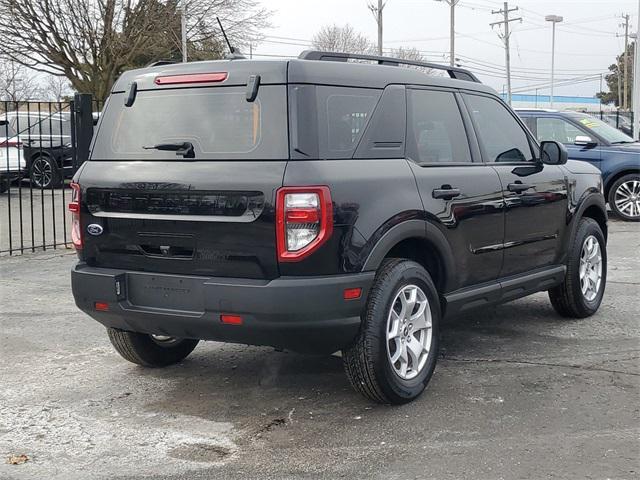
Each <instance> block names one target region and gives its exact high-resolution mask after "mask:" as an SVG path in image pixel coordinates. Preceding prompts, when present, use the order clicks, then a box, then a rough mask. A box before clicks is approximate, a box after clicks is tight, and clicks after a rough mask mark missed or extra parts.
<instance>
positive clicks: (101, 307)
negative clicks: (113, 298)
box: [93, 302, 109, 312]
mask: <svg viewBox="0 0 640 480" xmlns="http://www.w3.org/2000/svg"><path fill="white" fill-rule="evenodd" d="M93 307H94V308H95V309H96V310H97V311H99V312H108V311H109V304H108V303H107V302H96V303H94V304H93Z"/></svg>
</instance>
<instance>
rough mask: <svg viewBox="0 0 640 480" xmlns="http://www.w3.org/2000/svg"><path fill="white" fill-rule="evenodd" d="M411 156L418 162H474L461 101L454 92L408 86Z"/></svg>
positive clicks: (409, 145)
mask: <svg viewBox="0 0 640 480" xmlns="http://www.w3.org/2000/svg"><path fill="white" fill-rule="evenodd" d="M407 102H408V115H409V124H408V132H407V133H408V137H409V138H408V148H409V157H410V158H412V159H413V160H415V161H417V162H418V163H419V164H421V165H423V164H432V163H454V162H455V163H457V162H471V153H470V151H469V142H468V141H467V134H466V131H465V128H464V124H463V122H462V115H461V114H460V109H459V108H458V103H457V102H456V99H455V97H454V95H453V93H451V92H442V91H432V90H407Z"/></svg>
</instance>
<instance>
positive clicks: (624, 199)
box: [614, 180, 640, 218]
mask: <svg viewBox="0 0 640 480" xmlns="http://www.w3.org/2000/svg"><path fill="white" fill-rule="evenodd" d="M614 202H615V204H616V209H617V210H618V211H619V212H621V213H622V214H624V215H627V216H629V217H632V218H638V217H640V180H629V181H627V182H624V183H621V184H620V185H619V186H618V188H617V189H616V192H615V195H614Z"/></svg>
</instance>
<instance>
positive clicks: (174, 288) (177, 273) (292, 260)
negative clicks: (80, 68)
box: [69, 51, 607, 403]
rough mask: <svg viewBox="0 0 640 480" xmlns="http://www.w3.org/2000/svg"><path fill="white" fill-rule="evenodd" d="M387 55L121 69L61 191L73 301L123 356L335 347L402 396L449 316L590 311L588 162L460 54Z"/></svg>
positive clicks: (595, 281)
mask: <svg viewBox="0 0 640 480" xmlns="http://www.w3.org/2000/svg"><path fill="white" fill-rule="evenodd" d="M353 59H356V60H358V61H357V62H353V61H350V60H353ZM364 62H370V63H364ZM371 62H373V63H374V64H371ZM400 63H406V62H403V61H402V60H398V59H390V58H385V57H372V56H357V57H356V56H353V55H349V54H336V53H326V52H313V51H310V52H305V53H303V54H302V55H301V56H300V57H299V58H298V59H292V60H269V61H253V60H239V59H234V60H226V61H215V62H199V63H188V64H176V65H163V66H158V67H153V68H146V69H142V70H134V71H129V72H126V73H125V74H123V76H122V77H121V78H120V79H119V80H118V81H117V82H116V84H115V85H114V87H113V90H112V93H111V96H110V98H109V100H108V102H107V105H106V107H105V109H104V111H103V114H102V115H101V118H100V121H99V123H98V125H97V132H96V135H95V137H94V141H93V145H92V148H91V154H90V160H89V161H87V162H85V164H84V165H83V166H82V167H81V168H80V170H79V171H78V172H77V174H76V175H75V177H74V183H73V184H72V188H73V192H74V196H73V200H72V203H71V204H70V206H69V207H70V210H71V212H72V213H73V229H72V231H73V242H74V244H75V246H76V249H77V251H78V255H79V258H80V261H79V262H78V264H77V265H76V266H75V267H74V268H73V271H72V287H73V294H74V297H75V301H76V304H77V305H78V307H79V308H81V309H82V310H83V311H85V312H86V313H87V314H89V315H90V316H91V317H93V318H94V319H96V320H97V321H99V322H100V323H102V324H103V325H105V326H106V327H107V331H108V335H109V338H110V339H111V342H112V343H113V345H114V347H115V349H116V350H117V351H118V352H119V353H120V355H122V356H123V357H124V358H125V359H127V360H129V361H131V362H134V363H137V364H140V365H145V366H152V367H157V366H163V365H169V364H173V363H176V362H179V361H181V360H182V359H184V358H185V357H186V356H187V355H188V354H189V353H190V352H191V351H192V350H193V349H194V348H195V346H196V344H197V343H198V341H199V340H200V339H207V340H216V341H222V342H235V343H244V344H254V345H270V346H274V347H277V348H283V349H290V350H294V351H300V352H317V353H331V352H335V351H338V350H341V351H342V357H343V360H344V365H345V369H346V372H347V375H348V377H349V379H350V380H351V384H352V385H353V387H354V388H355V389H356V390H358V391H359V392H361V393H362V394H364V395H365V396H366V397H368V398H370V399H372V400H374V401H377V402H385V403H403V402H407V401H410V400H412V399H414V398H416V397H417V396H418V395H420V393H421V392H422V391H423V390H424V388H425V386H426V385H427V383H428V381H429V379H430V378H431V376H432V373H433V371H434V368H435V365H436V359H437V356H438V341H439V340H438V338H439V328H440V324H441V321H442V319H443V318H444V317H451V316H454V315H456V314H459V313H461V312H467V311H470V310H472V309H475V308H478V307H483V306H487V305H493V304H497V303H500V302H505V301H508V300H513V299H516V298H519V297H523V296H525V295H529V294H532V293H534V292H538V291H545V290H546V291H549V296H550V299H551V303H552V305H553V306H554V307H555V309H556V310H557V311H558V312H559V313H560V315H562V316H565V317H574V318H582V317H587V316H589V315H592V314H593V313H595V312H596V310H597V309H598V307H599V305H600V302H601V300H602V296H603V293H604V289H605V282H606V274H607V253H606V238H607V214H606V210H605V202H604V197H603V195H602V188H603V187H602V181H601V178H600V174H599V172H598V170H597V169H596V168H594V167H592V166H590V165H587V164H585V163H582V162H567V155H566V151H565V149H564V147H563V146H562V145H561V144H559V143H557V142H554V141H551V142H543V143H542V144H541V145H539V144H538V143H537V142H536V140H535V139H534V137H533V136H531V134H530V133H529V131H528V130H527V129H526V127H525V126H524V124H523V123H522V122H521V121H520V120H519V119H518V117H517V115H515V114H514V113H513V111H512V110H510V109H509V107H508V106H507V105H506V104H505V103H504V102H503V101H502V100H501V99H500V98H499V97H498V96H497V94H496V93H495V92H494V91H493V90H492V89H490V88H488V87H486V86H483V85H482V84H480V83H479V82H478V81H477V80H476V78H475V77H474V76H473V75H472V74H471V73H470V72H468V71H466V70H462V69H459V68H453V67H451V68H450V67H443V66H440V65H432V64H424V63H418V62H409V63H411V65H416V66H418V67H424V70H423V71H418V70H416V69H410V68H398V67H397V66H398V65H399V64H400ZM427 69H431V70H430V71H433V72H438V71H444V72H447V73H448V75H449V77H451V78H443V77H438V76H436V75H434V74H427V73H424V71H427Z"/></svg>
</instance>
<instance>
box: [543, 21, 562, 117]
mask: <svg viewBox="0 0 640 480" xmlns="http://www.w3.org/2000/svg"><path fill="white" fill-rule="evenodd" d="M544 19H545V20H546V21H547V22H551V97H550V99H549V105H550V107H551V108H553V82H554V77H555V68H556V58H555V57H556V23H560V22H562V20H563V18H562V17H561V16H559V15H547V16H546V17H544Z"/></svg>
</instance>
